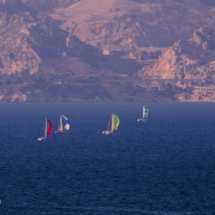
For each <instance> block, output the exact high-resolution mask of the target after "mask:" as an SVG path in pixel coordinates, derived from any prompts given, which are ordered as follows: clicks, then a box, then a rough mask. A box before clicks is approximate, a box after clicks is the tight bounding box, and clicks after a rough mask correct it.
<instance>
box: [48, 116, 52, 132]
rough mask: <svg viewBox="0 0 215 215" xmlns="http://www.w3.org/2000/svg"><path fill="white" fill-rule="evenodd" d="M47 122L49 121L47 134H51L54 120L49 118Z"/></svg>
mask: <svg viewBox="0 0 215 215" xmlns="http://www.w3.org/2000/svg"><path fill="white" fill-rule="evenodd" d="M47 122H48V129H47V134H48V135H51V134H52V122H51V121H50V120H49V119H47Z"/></svg>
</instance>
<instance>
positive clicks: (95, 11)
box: [50, 0, 215, 59]
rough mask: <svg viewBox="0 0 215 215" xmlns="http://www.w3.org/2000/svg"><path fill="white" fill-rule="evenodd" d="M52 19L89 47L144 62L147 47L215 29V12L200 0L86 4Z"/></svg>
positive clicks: (60, 11)
mask: <svg viewBox="0 0 215 215" xmlns="http://www.w3.org/2000/svg"><path fill="white" fill-rule="evenodd" d="M50 15H51V16H52V18H54V19H59V20H62V21H64V23H63V24H62V25H61V27H62V28H63V29H64V30H67V31H68V32H70V34H73V35H75V36H77V37H78V38H80V40H81V41H83V42H85V43H87V44H91V45H93V46H95V47H97V48H99V49H101V50H108V51H109V52H107V53H115V52H119V53H121V55H122V57H124V58H132V59H141V53H142V51H143V48H144V47H151V46H154V47H160V48H161V47H168V46H171V45H173V44H174V43H175V42H176V41H178V40H180V39H188V38H189V37H191V36H192V33H193V31H195V30H197V29H199V28H200V27H202V26H213V25H214V17H215V12H214V10H213V9H211V8H210V7H207V6H205V5H204V4H202V3H201V2H200V1H197V0H196V1H193V0H187V1H173V0H163V1H151V0H144V1H140V0H132V1H129V0H111V1H106V0H94V1H92V0H82V1H80V2H78V3H77V4H74V5H72V6H70V7H67V8H59V9H56V10H54V11H53V12H51V13H50Z"/></svg>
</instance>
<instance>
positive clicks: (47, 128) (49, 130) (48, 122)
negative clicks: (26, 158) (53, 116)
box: [38, 119, 52, 141]
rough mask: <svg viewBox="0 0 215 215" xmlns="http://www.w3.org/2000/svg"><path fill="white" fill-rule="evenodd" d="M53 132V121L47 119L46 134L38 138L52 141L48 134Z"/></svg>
mask: <svg viewBox="0 0 215 215" xmlns="http://www.w3.org/2000/svg"><path fill="white" fill-rule="evenodd" d="M47 134H48V135H51V134H52V122H51V121H50V120H49V119H46V120H45V135H44V137H38V140H39V141H41V140H48V141H50V140H49V139H48V138H47V137H46V136H47Z"/></svg>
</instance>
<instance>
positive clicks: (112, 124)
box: [111, 114, 114, 131]
mask: <svg viewBox="0 0 215 215" xmlns="http://www.w3.org/2000/svg"><path fill="white" fill-rule="evenodd" d="M111 116H112V123H111V131H113V126H114V119H113V115H112V114H111Z"/></svg>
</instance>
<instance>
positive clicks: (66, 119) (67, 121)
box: [62, 115, 70, 131]
mask: <svg viewBox="0 0 215 215" xmlns="http://www.w3.org/2000/svg"><path fill="white" fill-rule="evenodd" d="M62 117H63V118H64V120H65V126H64V129H65V130H67V131H68V130H69V129H70V123H69V120H68V118H67V117H65V116H64V115H62Z"/></svg>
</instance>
